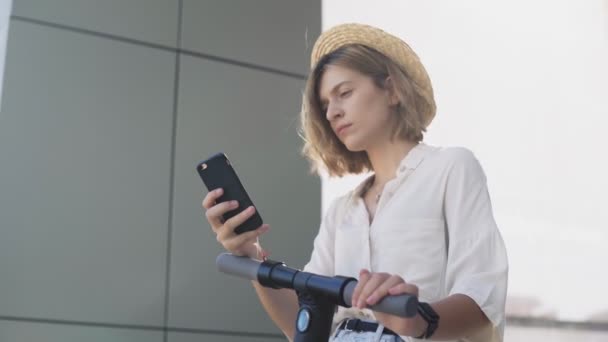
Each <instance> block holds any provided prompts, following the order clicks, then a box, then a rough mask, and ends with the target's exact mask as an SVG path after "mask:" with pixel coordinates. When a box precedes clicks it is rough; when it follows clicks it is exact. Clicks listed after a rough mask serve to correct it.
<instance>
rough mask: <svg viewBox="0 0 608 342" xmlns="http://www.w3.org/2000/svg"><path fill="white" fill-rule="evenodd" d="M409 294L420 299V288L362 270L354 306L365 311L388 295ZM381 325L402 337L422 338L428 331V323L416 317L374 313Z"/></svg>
mask: <svg viewBox="0 0 608 342" xmlns="http://www.w3.org/2000/svg"><path fill="white" fill-rule="evenodd" d="M400 294H409V295H413V296H416V297H418V286H416V285H414V284H409V283H406V282H405V280H403V278H401V277H400V276H398V275H391V274H388V273H370V272H369V271H368V270H366V269H362V270H361V272H360V273H359V282H358V283H357V286H356V287H355V290H354V291H353V297H352V306H353V307H358V308H359V309H363V308H365V307H367V306H371V305H374V304H376V303H378V302H379V301H380V300H381V299H382V298H384V297H385V296H387V295H391V296H394V295H400ZM374 315H375V316H376V319H377V320H378V322H379V323H381V324H382V325H384V326H385V327H387V328H389V329H391V330H392V331H394V332H396V333H397V334H399V335H402V336H420V335H421V334H422V333H423V332H424V331H425V329H426V322H425V321H424V320H423V319H422V318H421V317H420V316H419V315H416V316H415V317H412V318H402V317H399V316H394V315H390V314H385V313H382V312H377V311H374Z"/></svg>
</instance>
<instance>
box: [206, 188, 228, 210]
mask: <svg viewBox="0 0 608 342" xmlns="http://www.w3.org/2000/svg"><path fill="white" fill-rule="evenodd" d="M222 194H224V189H222V188H217V189H215V190H213V191H209V193H208V194H207V196H205V198H204V199H203V208H205V209H209V208H211V207H213V206H214V205H215V201H216V200H217V199H218V198H219V197H220V196H222Z"/></svg>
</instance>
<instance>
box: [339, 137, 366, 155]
mask: <svg viewBox="0 0 608 342" xmlns="http://www.w3.org/2000/svg"><path fill="white" fill-rule="evenodd" d="M353 138H354V137H347V138H346V139H344V141H342V143H343V144H344V146H346V149H347V150H349V151H351V152H361V151H365V150H366V145H365V144H363V142H362V141H358V140H357V139H353Z"/></svg>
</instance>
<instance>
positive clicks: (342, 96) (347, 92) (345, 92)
mask: <svg viewBox="0 0 608 342" xmlns="http://www.w3.org/2000/svg"><path fill="white" fill-rule="evenodd" d="M352 92H353V91H352V90H346V91H343V92H342V93H340V97H341V98H347V97H348V96H350V94H351V93H352Z"/></svg>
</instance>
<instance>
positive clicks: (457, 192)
mask: <svg viewBox="0 0 608 342" xmlns="http://www.w3.org/2000/svg"><path fill="white" fill-rule="evenodd" d="M447 177H448V178H447V183H446V184H447V185H446V190H445V202H444V212H445V217H446V223H447V230H448V258H447V268H446V278H445V281H446V283H445V285H446V292H447V293H448V295H452V294H456V293H460V294H464V295H466V296H468V297H470V298H471V299H473V300H474V301H475V302H476V303H477V305H479V307H480V308H481V310H482V311H483V312H484V313H485V315H486V316H487V317H488V319H489V320H490V321H491V323H492V325H493V331H492V332H491V335H493V337H492V338H490V339H488V340H492V341H496V340H498V341H502V336H503V334H504V325H505V301H506V295H507V276H508V260H507V253H506V249H505V245H504V242H503V239H502V237H501V235H500V232H499V231H498V227H497V226H496V222H495V220H494V216H493V214H492V205H491V203H490V196H489V193H488V188H487V182H486V177H485V174H484V172H483V170H482V168H481V165H480V164H479V162H478V161H477V159H476V158H475V157H474V155H473V153H471V152H470V151H468V150H466V149H458V151H457V152H456V153H455V158H454V159H453V160H452V165H451V168H450V171H449V173H448V176H447Z"/></svg>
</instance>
